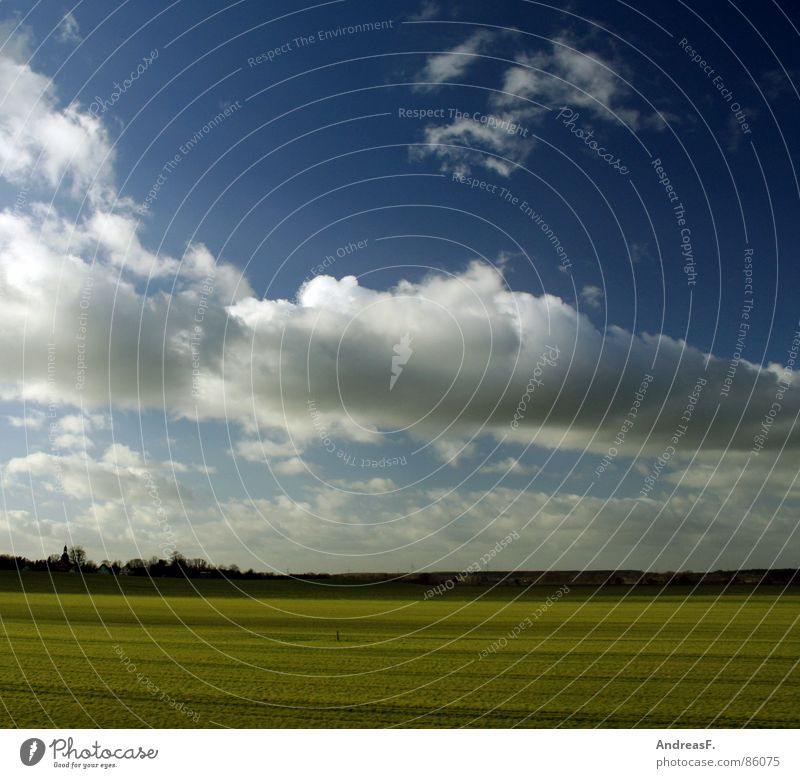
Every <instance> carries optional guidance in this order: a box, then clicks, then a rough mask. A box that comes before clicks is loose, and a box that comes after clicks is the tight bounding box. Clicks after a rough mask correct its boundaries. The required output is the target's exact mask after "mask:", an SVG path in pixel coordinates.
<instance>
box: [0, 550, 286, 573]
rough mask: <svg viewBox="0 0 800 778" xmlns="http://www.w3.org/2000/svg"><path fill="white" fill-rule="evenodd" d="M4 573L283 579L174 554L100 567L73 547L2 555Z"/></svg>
mask: <svg viewBox="0 0 800 778" xmlns="http://www.w3.org/2000/svg"><path fill="white" fill-rule="evenodd" d="M0 570H17V571H18V572H26V571H34V572H50V573H68V572H80V573H87V574H90V575H92V574H98V573H99V574H106V575H133V576H143V577H144V576H149V577H151V578H238V579H253V578H276V577H278V578H283V577H284V576H280V575H278V576H276V575H275V574H274V573H263V572H258V571H256V570H253V569H252V568H250V569H249V570H244V571H243V570H240V569H239V566H238V565H213V564H211V563H210V562H209V561H208V560H206V559H202V558H189V557H185V556H184V555H183V554H181V553H180V552H179V551H173V552H172V553H171V554H170V555H169V558H168V559H161V558H159V557H157V556H153V557H150V559H140V558H134V559H129V560H128V561H127V562H122V561H121V560H119V559H116V560H113V561H112V560H108V559H104V560H103V561H102V562H100V563H99V564H98V563H96V562H94V561H92V560H91V559H89V558H88V555H87V554H86V551H85V549H84V548H83V547H82V546H71V547H70V548H68V549H67V548H66V547H65V549H64V553H63V554H51V555H50V556H49V557H47V559H28V558H27V557H23V556H11V555H10V554H0Z"/></svg>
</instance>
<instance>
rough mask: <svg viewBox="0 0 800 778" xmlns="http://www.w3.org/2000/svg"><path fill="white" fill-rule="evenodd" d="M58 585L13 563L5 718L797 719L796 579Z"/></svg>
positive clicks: (166, 722)
mask: <svg viewBox="0 0 800 778" xmlns="http://www.w3.org/2000/svg"><path fill="white" fill-rule="evenodd" d="M56 586H57V591H54V590H53V586H52V584H51V582H50V579H49V577H48V576H47V575H46V574H39V573H24V574H23V575H22V578H21V579H20V577H19V576H18V575H17V574H16V573H13V574H12V573H0V725H2V726H3V727H11V726H18V727H43V726H50V727H90V726H101V727H111V726H113V727H142V726H154V727H216V726H224V727H320V726H325V727H387V726H419V727H437V726H438V727H442V726H447V727H463V726H479V727H512V726H529V727H554V726H566V727H589V726H609V727H632V726H649V727H656V726H658V727H664V726H689V727H701V726H708V725H712V726H722V727H738V726H743V725H745V724H747V725H749V726H760V727H767V726H769V727H787V726H791V727H797V726H800V710H799V709H798V705H797V700H798V699H800V670H798V667H797V662H798V657H800V624H798V621H797V620H798V617H800V590H798V589H797V588H796V587H795V588H793V589H791V590H789V591H787V592H786V593H782V592H781V590H780V589H779V588H777V587H775V588H767V587H764V588H761V589H757V588H751V587H747V588H741V587H738V588H735V589H730V590H728V591H726V592H723V591H722V589H718V588H713V589H712V588H703V589H701V590H699V591H698V592H695V593H692V591H691V589H690V588H689V587H671V588H670V589H669V591H668V592H666V593H659V590H658V589H655V588H652V589H651V588H638V589H628V588H625V587H615V588H608V589H605V590H597V589H593V588H586V587H573V588H571V590H570V591H569V592H567V593H564V594H563V596H562V597H560V599H559V598H553V599H551V602H552V604H551V605H548V604H547V602H546V601H547V598H548V596H551V597H552V595H554V593H555V591H556V590H555V588H544V587H536V588H533V589H530V590H527V591H526V590H523V589H520V588H514V587H507V588H500V589H495V590H488V589H481V588H466V587H463V588H459V589H456V590H454V591H451V592H448V593H447V594H445V595H442V596H436V597H433V598H431V599H428V600H427V601H423V594H424V591H425V590H424V587H421V586H417V585H401V584H397V585H382V586H377V587H376V586H372V587H369V586H367V587H353V588H348V589H342V588H330V587H326V586H323V585H315V584H313V583H308V582H291V581H280V580H278V581H257V582H242V583H241V585H240V588H239V589H238V590H237V589H236V588H234V587H233V586H232V585H229V584H227V583H225V582H222V581H208V580H204V581H194V582H188V581H178V580H171V579H163V580H161V581H159V582H158V583H157V584H155V585H154V584H151V583H150V582H149V581H148V580H147V579H138V578H120V579H114V578H110V577H104V576H92V577H87V579H86V581H85V582H84V581H82V580H81V578H80V577H79V576H74V575H61V576H57V577H56ZM537 614H538V616H537ZM337 631H338V633H339V640H338V641H337ZM515 634H516V636H515V637H514V635H515ZM492 649H494V650H492Z"/></svg>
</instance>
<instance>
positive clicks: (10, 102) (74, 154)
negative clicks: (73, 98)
mask: <svg viewBox="0 0 800 778" xmlns="http://www.w3.org/2000/svg"><path fill="white" fill-rule="evenodd" d="M17 53H20V52H17ZM3 54H5V52H3ZM113 160H114V154H113V149H112V147H111V144H110V141H109V139H108V135H107V133H106V131H105V128H104V127H103V125H102V123H101V121H100V120H99V119H97V118H95V117H93V116H91V115H90V114H88V113H86V112H84V111H82V110H81V109H80V107H79V106H77V105H67V106H66V107H64V108H59V107H58V105H57V96H56V91H55V87H54V86H53V83H52V82H51V81H50V79H48V78H46V77H45V76H43V75H41V74H39V73H36V72H35V71H34V70H33V69H32V68H31V66H30V64H29V63H28V62H24V61H20V60H18V59H14V58H12V57H11V56H8V55H5V56H3V55H2V54H0V176H2V177H4V178H5V179H6V180H8V181H9V182H11V183H12V184H26V183H27V182H28V180H29V179H31V178H32V179H33V180H34V181H39V182H42V183H44V184H46V185H47V186H49V187H51V188H52V189H56V188H60V187H61V186H62V185H63V184H64V183H65V182H66V183H68V184H69V185H70V188H69V191H70V193H71V194H72V195H73V196H75V197H80V198H83V197H84V196H85V195H87V194H89V196H90V197H91V198H92V199H93V200H98V201H99V200H100V199H103V198H107V197H108V195H109V187H110V184H111V169H112V166H113ZM62 179H63V180H62Z"/></svg>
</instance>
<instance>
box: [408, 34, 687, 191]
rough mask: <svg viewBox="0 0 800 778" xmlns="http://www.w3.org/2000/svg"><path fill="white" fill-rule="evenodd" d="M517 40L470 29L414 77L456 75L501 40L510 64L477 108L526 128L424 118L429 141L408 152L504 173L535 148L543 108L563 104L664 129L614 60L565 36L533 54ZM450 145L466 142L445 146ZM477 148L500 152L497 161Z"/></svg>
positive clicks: (445, 166)
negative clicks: (638, 101) (644, 107)
mask: <svg viewBox="0 0 800 778" xmlns="http://www.w3.org/2000/svg"><path fill="white" fill-rule="evenodd" d="M524 42H525V39H516V38H514V37H513V35H511V34H507V33H493V32H490V31H478V32H477V33H474V34H473V35H471V36H470V37H469V38H467V39H466V40H465V41H464V43H462V44H461V45H459V46H456V47H455V48H454V49H453V51H452V53H448V54H436V55H432V56H431V57H429V59H428V61H427V63H426V65H425V68H424V69H423V70H422V72H421V73H420V75H419V79H420V80H422V81H426V82H434V83H435V82H441V81H447V80H451V79H453V78H455V77H456V76H458V77H461V76H463V75H464V74H465V73H466V71H467V69H468V68H470V67H472V66H474V65H476V64H477V63H478V62H479V61H480V60H479V58H477V57H475V56H468V55H469V54H481V53H483V52H485V51H487V50H490V49H491V47H492V46H493V45H494V44H498V45H499V44H502V53H501V56H502V57H504V58H508V59H514V61H515V64H514V65H511V66H510V67H507V68H506V69H505V70H504V72H503V75H502V77H501V81H500V83H499V84H498V86H497V91H495V92H494V93H492V95H491V97H490V98H489V99H488V101H487V108H486V111H485V115H487V116H493V117H495V118H496V119H497V120H498V121H506V122H510V123H511V124H514V125H517V126H519V127H521V128H522V129H523V130H526V132H524V134H522V135H520V134H515V133H508V132H505V131H503V130H497V129H492V128H490V127H488V126H486V125H481V124H480V123H479V122H475V121H472V120H470V119H462V118H456V119H454V120H452V121H450V122H449V123H447V124H429V125H427V126H426V127H425V128H424V140H425V143H427V144H430V146H428V147H425V146H421V147H415V148H414V149H412V152H411V157H412V158H415V159H420V158H424V157H426V156H433V157H436V158H438V159H439V160H441V169H442V170H445V171H448V172H452V171H455V172H459V173H460V174H469V173H470V172H471V171H472V170H473V169H474V168H478V167H483V168H486V169H487V170H490V171H492V172H494V173H497V174H499V175H501V176H504V177H506V176H509V175H510V174H511V173H513V172H514V171H515V170H516V169H517V165H524V164H525V163H526V162H527V160H528V157H529V156H530V155H531V153H532V152H533V150H534V148H535V147H536V139H535V133H534V131H535V130H536V128H537V127H538V126H539V125H540V124H541V123H542V122H543V121H544V120H545V119H546V118H547V117H548V116H551V115H553V114H548V113H547V112H546V110H544V108H555V109H558V108H560V107H561V106H570V107H572V108H573V110H576V111H578V110H580V111H583V112H584V113H585V114H587V116H588V117H591V118H593V119H598V120H602V121H604V122H609V123H618V122H624V123H625V124H627V125H628V126H629V127H630V128H631V129H634V130H636V129H638V128H640V127H642V126H647V127H649V128H653V129H664V128H665V127H666V124H665V121H666V120H673V119H674V118H675V117H673V116H672V115H670V114H667V113H663V112H662V116H663V119H662V118H660V117H659V115H658V114H657V113H655V112H653V111H652V109H649V108H648V110H646V111H642V110H640V108H639V107H637V104H636V102H635V97H634V93H633V90H632V89H631V88H630V87H629V86H628V78H629V76H630V73H629V70H628V68H627V67H626V66H625V65H624V64H623V63H621V62H620V61H619V60H618V59H616V58H611V59H609V58H608V57H604V56H603V55H602V54H600V53H599V52H597V51H595V50H593V49H592V48H591V47H590V46H589V45H588V44H581V43H578V42H576V41H572V40H570V39H567V38H557V39H555V40H553V41H550V42H549V43H548V44H545V45H544V46H543V47H542V48H541V49H540V50H538V51H536V52H533V53H532V52H531V51H530V50H527V49H523V48H522V45H523V44H524ZM509 50H510V52H511V53H509ZM420 88H424V89H436V88H437V87H436V86H431V85H428V86H422V87H420ZM587 116H585V117H584V118H587ZM457 146H466V147H471V148H467V149H459V148H453V147H457ZM482 152H491V154H494V155H499V156H501V157H505V158H506V159H505V160H498V159H497V158H496V157H493V156H491V155H489V154H485V153H482Z"/></svg>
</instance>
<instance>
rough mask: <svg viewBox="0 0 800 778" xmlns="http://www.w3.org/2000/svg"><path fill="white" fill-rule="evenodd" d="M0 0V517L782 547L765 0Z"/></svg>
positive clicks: (638, 547)
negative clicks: (68, 1) (383, 0)
mask: <svg viewBox="0 0 800 778" xmlns="http://www.w3.org/2000/svg"><path fill="white" fill-rule="evenodd" d="M756 10H757V11H758V12H757V13H756ZM0 14H2V16H0V43H1V44H2V45H1V46H0V102H2V110H0V209H2V210H0V303H2V304H0V430H1V434H0V491H1V493H2V495H1V496H2V505H0V547H1V549H0V550H2V551H4V552H7V553H15V554H23V555H27V556H29V557H33V558H40V557H43V556H48V555H49V554H52V553H54V552H59V551H60V549H61V548H62V546H63V545H64V544H65V543H66V544H69V545H72V544H80V545H82V546H84V547H85V548H86V550H87V551H88V553H89V556H90V557H92V558H94V559H95V560H97V561H98V562H99V561H100V560H102V559H112V560H113V559H123V560H125V559H128V558H132V557H142V558H150V557H152V556H161V557H164V556H168V555H169V554H170V553H172V552H173V551H176V550H177V551H180V552H181V553H183V554H184V555H186V556H188V557H204V558H206V559H209V560H210V561H211V562H212V563H214V564H234V563H235V564H238V565H239V566H240V567H242V568H243V569H245V568H249V567H253V568H256V569H260V570H272V571H277V572H287V571H288V572H290V573H296V572H308V571H317V572H323V571H330V572H346V571H362V570H366V571H387V572H408V571H424V570H463V569H467V568H469V567H471V566H478V567H479V568H484V569H485V568H486V567H487V566H488V567H489V568H490V569H504V570H512V569H611V568H636V569H648V570H678V569H691V570H704V569H718V568H738V567H771V566H774V567H790V566H797V565H800V555H799V554H798V541H799V540H800V538H798V533H797V517H798V509H799V508H800V499H798V498H799V497H800V491H799V490H798V484H797V476H798V468H797V461H798V447H799V446H800V433H798V428H797V422H798V413H800V392H799V391H798V386H799V384H800V382H798V380H797V378H796V376H795V369H796V366H797V364H796V363H797V359H798V351H799V350H800V321H798V320H799V319H800V307H798V305H797V288H798V285H799V284H800V264H798V262H797V259H796V246H797V245H798V238H799V237H800V236H799V235H798V231H800V224H798V219H797V217H796V214H797V213H798V205H799V204H800V203H799V201H800V184H799V183H798V176H797V169H796V165H795V159H796V157H797V154H798V150H800V149H798V146H799V145H800V141H798V134H797V131H796V129H797V123H798V119H799V118H800V114H799V112H798V99H799V98H800V94H798V87H797V83H798V75H800V63H798V55H797V51H798V46H797V43H798V24H800V18H798V14H797V11H796V9H793V8H792V6H791V4H789V3H786V2H777V1H776V2H771V3H767V4H758V5H755V4H747V3H728V4H723V5H719V6H710V7H709V6H706V5H699V4H685V3H681V2H670V3H655V2H653V3H649V2H645V3H637V4H636V7H635V8H634V7H632V6H629V5H628V4H625V3H622V2H608V3H604V4H602V6H598V5H597V4H596V3H589V2H569V3H560V4H555V5H544V4H539V3H535V2H528V1H527V0H520V1H519V2H517V0H509V1H508V2H503V3H495V4H491V5H487V4H485V3H480V2H459V3H455V4H450V3H447V4H446V3H438V2H431V1H430V0H426V1H424V2H420V1H419V0H417V1H416V2H395V3H389V4H379V5H376V4H374V3H368V2H358V1H357V0H334V1H333V2H323V3H313V4H309V5H302V4H299V3H285V2H274V3H269V4H265V3H258V2H254V0H239V1H238V2H231V3H224V2H220V1H219V0H217V1H216V2H210V1H206V0H194V1H193V2H188V0H177V1H176V2H171V3H162V2H155V0H152V1H151V0H141V1H139V2H136V3H133V2H130V0H128V2H122V3H120V4H115V5H114V6H113V7H110V6H108V5H107V4H106V3H101V2H98V1H97V0H83V2H79V3H77V4H75V5H74V6H72V7H67V5H63V4H60V3H55V2H50V0H46V1H45V0H40V2H35V3H33V4H31V3H27V2H26V3H22V2H13V1H12V2H6V3H3V5H2V8H0ZM498 549H499V550H498ZM493 550H494V551H493ZM487 557H490V558H491V561H486V560H487Z"/></svg>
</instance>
